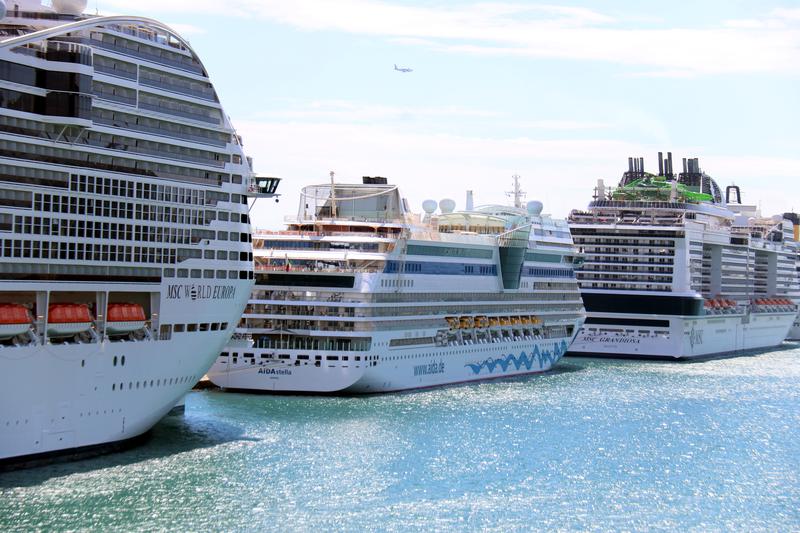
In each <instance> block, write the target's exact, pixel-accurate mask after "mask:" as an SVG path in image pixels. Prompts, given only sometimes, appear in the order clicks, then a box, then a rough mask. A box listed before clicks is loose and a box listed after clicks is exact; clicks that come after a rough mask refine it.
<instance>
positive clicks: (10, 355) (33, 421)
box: [0, 280, 252, 466]
mask: <svg viewBox="0 0 800 533" xmlns="http://www.w3.org/2000/svg"><path fill="white" fill-rule="evenodd" d="M228 283H229V286H231V285H235V291H232V292H229V293H228V294H227V296H232V297H231V298H228V299H224V300H221V299H208V300H202V299H199V298H198V299H197V300H193V299H191V298H187V299H185V300H184V299H179V300H166V299H162V301H161V310H162V313H161V323H162V324H164V323H173V322H176V323H177V322H180V323H185V322H189V321H191V322H198V323H201V322H214V321H218V322H227V321H229V320H230V319H231V317H236V316H237V315H238V314H239V313H241V310H242V309H244V305H245V303H246V300H247V297H248V295H249V293H250V287H251V286H252V284H251V282H250V281H238V280H237V281H235V282H234V281H230V282H228ZM212 292H213V291H212ZM168 293H169V291H168V289H167V287H163V290H162V291H161V294H162V295H167V294H168ZM162 298H163V296H162ZM234 327H235V324H234V323H233V322H230V323H229V325H228V327H227V329H219V330H217V331H199V329H200V328H198V331H193V332H191V333H172V335H171V338H170V339H169V340H143V341H113V342H112V341H108V340H106V341H104V342H92V343H87V344H76V343H70V344H56V343H54V344H45V345H41V344H39V345H28V346H3V347H0V466H2V465H3V464H6V463H8V464H17V463H25V462H29V460H36V459H38V458H40V457H46V456H48V455H55V454H60V453H76V452H80V451H81V450H83V449H86V448H103V447H107V446H108V445H112V444H113V443H117V442H120V441H127V440H130V439H134V438H135V437H137V436H140V435H142V434H143V433H145V432H147V431H148V430H149V429H150V428H152V427H153V425H154V424H156V422H158V421H159V420H160V419H161V418H163V417H164V415H166V414H167V413H168V412H169V411H170V410H172V409H173V407H175V406H176V404H178V403H179V402H180V400H181V399H182V397H183V395H184V394H185V393H186V392H187V391H188V390H190V389H191V388H192V386H193V385H194V384H195V383H196V382H197V381H198V380H199V379H200V378H201V377H202V376H203V374H204V373H205V371H206V370H207V369H208V368H209V367H210V366H211V364H212V362H213V361H214V359H215V358H216V357H217V355H218V354H219V351H220V350H221V349H222V348H223V346H224V345H225V343H226V342H227V341H228V340H229V338H230V335H231V333H232V332H233V329H234ZM123 357H124V364H123ZM115 361H116V364H115Z"/></svg>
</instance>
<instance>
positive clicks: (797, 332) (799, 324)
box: [786, 313, 800, 341]
mask: <svg viewBox="0 0 800 533" xmlns="http://www.w3.org/2000/svg"><path fill="white" fill-rule="evenodd" d="M786 340H787V341H800V313H798V314H797V316H796V317H795V319H794V322H793V323H792V327H791V328H790V329H789V334H788V335H787V336H786Z"/></svg>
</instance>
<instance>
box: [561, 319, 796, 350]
mask: <svg viewBox="0 0 800 533" xmlns="http://www.w3.org/2000/svg"><path fill="white" fill-rule="evenodd" d="M589 317H590V318H589V323H587V324H585V325H584V326H583V328H582V329H581V330H580V332H579V333H578V335H577V337H576V339H575V341H574V342H573V343H572V345H571V346H570V349H569V352H568V353H567V355H568V356H587V357H614V358H637V359H697V358H707V357H724V356H730V355H736V354H738V353H741V352H745V351H750V350H758V349H764V348H771V347H775V346H779V345H780V344H781V343H782V342H783V340H784V339H785V338H786V335H787V333H788V332H789V329H790V328H791V326H792V323H793V321H794V318H795V315H794V313H753V314H750V315H742V314H736V315H710V316H670V317H664V316H659V315H648V316H646V317H644V316H642V315H613V316H611V315H604V316H602V317H599V316H598V317H597V318H600V319H601V321H602V322H603V324H602V325H599V324H595V323H592V315H591V314H590V315H589ZM615 318H616V319H620V320H619V322H618V324H614V323H613V322H614V319H615ZM637 320H638V321H641V322H647V323H649V322H653V321H658V322H660V323H662V324H661V325H657V326H637V325H631V324H632V323H635V322H636V321H637Z"/></svg>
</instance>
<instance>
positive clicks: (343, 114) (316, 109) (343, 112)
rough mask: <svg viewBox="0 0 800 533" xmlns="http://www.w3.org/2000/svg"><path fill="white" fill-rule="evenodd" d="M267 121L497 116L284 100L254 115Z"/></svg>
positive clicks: (480, 112) (459, 110) (453, 110)
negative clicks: (276, 107)
mask: <svg viewBox="0 0 800 533" xmlns="http://www.w3.org/2000/svg"><path fill="white" fill-rule="evenodd" d="M259 116H262V117H265V118H267V117H268V118H269V119H270V120H281V119H289V120H314V121H321V120H322V121H337V122H338V121H346V122H351V123H358V122H373V121H376V120H380V121H392V120H395V121H396V120H403V121H405V120H409V119H430V118H441V117H461V118H490V117H497V116H499V113H497V112H495V111H487V110H480V109H468V108H464V107H458V106H437V107H412V106H403V107H401V106H388V105H380V104H368V103H356V102H351V101H347V100H317V101H312V102H301V101H287V102H285V106H284V109H282V110H280V111H271V112H269V113H264V114H256V118H258V117H259Z"/></svg>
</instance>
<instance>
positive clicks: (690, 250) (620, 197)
mask: <svg viewBox="0 0 800 533" xmlns="http://www.w3.org/2000/svg"><path fill="white" fill-rule="evenodd" d="M658 163H659V169H658V174H653V173H649V172H646V171H645V170H644V160H643V159H633V158H631V159H629V161H628V170H627V172H625V173H624V174H623V176H622V179H621V181H620V182H619V186H618V187H616V188H610V187H606V186H605V184H604V183H603V181H602V180H599V181H598V184H597V187H596V188H595V194H594V199H593V201H592V202H591V203H590V204H589V208H588V209H586V210H576V211H573V212H572V213H571V215H570V217H569V224H570V229H571V232H572V235H573V238H574V239H575V244H576V245H577V246H578V247H579V250H580V251H581V253H582V254H583V259H584V262H583V264H582V266H581V267H580V269H579V270H578V273H577V274H578V281H579V283H580V287H581V294H582V296H583V301H584V304H585V305H586V311H587V319H586V323H585V325H584V326H583V328H582V330H581V332H580V333H579V335H578V337H577V338H576V340H575V342H574V343H573V345H572V347H571V348H570V354H575V355H599V356H610V357H641V358H665V359H671V358H696V357H708V356H720V355H730V354H735V353H739V352H741V351H743V350H753V349H759V348H767V347H772V346H777V345H779V344H780V343H781V342H782V341H783V340H784V339H785V338H786V336H787V333H788V332H789V329H790V328H791V327H792V324H793V322H794V320H795V316H796V315H797V305H796V304H795V302H794V301H793V300H792V299H791V297H792V296H794V295H795V294H796V292H797V270H796V268H795V258H796V245H795V243H794V238H793V237H794V232H793V224H792V222H791V221H789V220H786V219H784V218H783V216H776V217H774V218H773V217H770V218H767V217H762V216H761V214H760V212H759V210H758V209H757V208H756V207H755V206H753V205H745V204H743V203H742V197H741V191H740V190H739V188H738V187H736V186H733V185H732V186H729V187H727V188H726V189H725V192H724V193H723V191H722V190H721V189H720V187H719V186H718V185H717V182H716V181H715V180H714V179H713V178H712V177H711V176H709V175H708V174H706V173H705V172H703V171H702V170H701V169H700V163H699V161H698V160H697V159H684V160H683V171H682V172H680V173H677V174H676V173H675V172H674V171H673V167H672V154H667V158H666V159H664V158H663V155H662V154H661V153H659V157H658Z"/></svg>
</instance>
